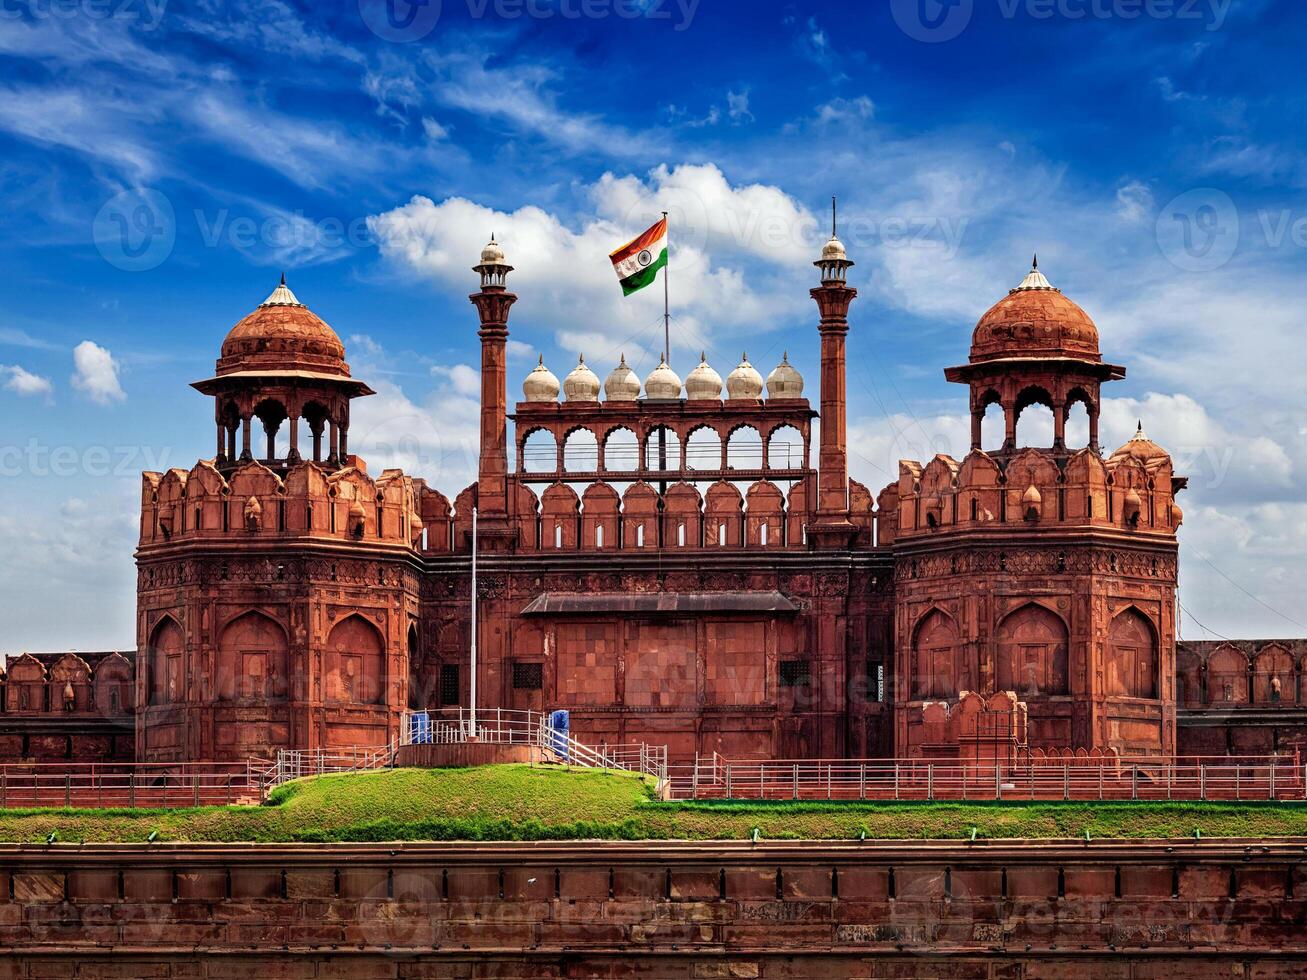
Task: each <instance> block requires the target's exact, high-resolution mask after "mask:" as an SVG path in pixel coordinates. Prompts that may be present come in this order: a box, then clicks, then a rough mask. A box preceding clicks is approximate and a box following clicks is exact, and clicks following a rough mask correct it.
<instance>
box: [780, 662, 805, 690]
mask: <svg viewBox="0 0 1307 980" xmlns="http://www.w3.org/2000/svg"><path fill="white" fill-rule="evenodd" d="M811 680H812V667H811V665H810V664H809V663H808V661H806V660H782V661H781V687H807V685H808V684H809V682H810V681H811Z"/></svg>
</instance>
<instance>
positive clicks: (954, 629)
mask: <svg viewBox="0 0 1307 980" xmlns="http://www.w3.org/2000/svg"><path fill="white" fill-rule="evenodd" d="M961 647H962V638H961V634H960V633H959V631H958V625H957V622H956V621H955V620H954V619H953V617H952V616H950V615H949V614H948V613H946V612H944V611H943V610H942V609H938V608H935V609H931V610H930V611H929V612H927V613H926V614H925V615H924V616H922V617H921V619H920V620H919V621H918V622H917V626H916V629H914V630H913V632H912V697H913V698H914V699H916V700H920V699H923V698H953V697H957V695H958V669H957V668H958V659H959V656H960V653H961Z"/></svg>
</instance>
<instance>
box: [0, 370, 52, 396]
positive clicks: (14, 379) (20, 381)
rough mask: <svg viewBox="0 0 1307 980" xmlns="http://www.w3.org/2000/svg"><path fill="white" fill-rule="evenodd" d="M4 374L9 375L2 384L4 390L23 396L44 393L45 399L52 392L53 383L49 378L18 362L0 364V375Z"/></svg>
mask: <svg viewBox="0 0 1307 980" xmlns="http://www.w3.org/2000/svg"><path fill="white" fill-rule="evenodd" d="M4 374H7V375H9V378H8V380H6V381H5V384H4V386H5V390H6V391H12V392H13V393H14V394H16V395H23V396H25V397H31V396H35V395H44V396H45V397H46V398H47V399H48V398H49V397H50V396H51V395H53V394H54V385H53V384H51V383H50V379H49V378H43V377H41V375H39V374H33V373H32V372H31V371H29V370H27V369H26V368H24V367H22V366H21V365H19V364H8V365H5V364H0V375H4Z"/></svg>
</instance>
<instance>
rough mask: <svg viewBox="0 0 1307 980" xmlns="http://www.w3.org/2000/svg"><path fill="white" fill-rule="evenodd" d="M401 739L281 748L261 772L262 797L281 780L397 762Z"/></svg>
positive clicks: (356, 770) (357, 770) (379, 767)
mask: <svg viewBox="0 0 1307 980" xmlns="http://www.w3.org/2000/svg"><path fill="white" fill-rule="evenodd" d="M398 746H399V740H398V739H393V740H391V741H390V742H389V743H388V744H386V745H382V746H373V747H366V746H364V747H353V748H342V749H278V750H277V758H276V759H275V760H274V762H273V764H272V765H271V766H269V767H268V768H267V769H264V770H262V771H261V772H260V773H259V777H260V786H261V791H262V796H263V798H264V799H266V798H267V796H268V794H269V793H270V792H272V790H274V789H276V788H277V787H278V786H280V785H281V784H282V783H286V782H289V781H290V780H292V779H301V778H303V777H305V776H325V775H330V774H332V773H343V772H366V771H369V770H373V769H385V768H387V767H389V766H391V765H392V764H393V763H394V761H395V750H396V749H397V748H398Z"/></svg>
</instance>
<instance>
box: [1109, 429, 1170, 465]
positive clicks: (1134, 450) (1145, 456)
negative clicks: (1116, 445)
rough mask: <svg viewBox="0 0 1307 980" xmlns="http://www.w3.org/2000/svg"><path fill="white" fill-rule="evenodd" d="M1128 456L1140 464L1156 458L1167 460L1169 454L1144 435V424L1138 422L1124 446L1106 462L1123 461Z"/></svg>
mask: <svg viewBox="0 0 1307 980" xmlns="http://www.w3.org/2000/svg"><path fill="white" fill-rule="evenodd" d="M1130 456H1133V457H1134V458H1135V459H1137V460H1139V462H1141V463H1147V462H1148V461H1149V460H1153V459H1158V458H1165V459H1169V458H1170V453H1168V452H1167V451H1166V450H1165V449H1163V448H1162V447H1161V446H1159V445H1158V444H1157V443H1155V442H1153V440H1152V439H1149V438H1148V436H1146V435H1144V423H1143V422H1140V423H1139V427H1138V428H1137V429H1136V430H1135V434H1134V435H1133V436H1131V437H1130V439H1129V440H1128V441H1127V442H1126V444H1125V445H1124V446H1122V447H1121V448H1120V449H1118V450H1117V451H1116V452H1114V453H1113V454H1112V455H1111V457H1110V459H1109V460H1108V461H1109V462H1111V461H1112V460H1118V459H1125V458H1127V457H1130Z"/></svg>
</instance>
